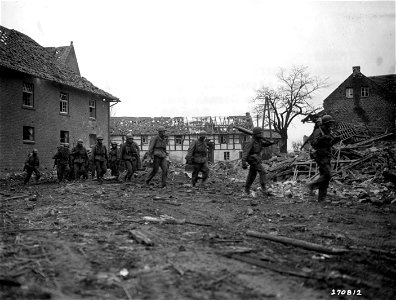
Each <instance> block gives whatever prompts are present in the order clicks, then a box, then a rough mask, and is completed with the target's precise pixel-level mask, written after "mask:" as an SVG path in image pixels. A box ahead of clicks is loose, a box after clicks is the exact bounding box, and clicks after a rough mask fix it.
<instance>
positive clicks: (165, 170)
mask: <svg viewBox="0 0 396 300" xmlns="http://www.w3.org/2000/svg"><path fill="white" fill-rule="evenodd" d="M160 165H161V170H162V178H161V187H165V186H166V179H167V178H168V161H167V160H166V158H161V161H160Z"/></svg>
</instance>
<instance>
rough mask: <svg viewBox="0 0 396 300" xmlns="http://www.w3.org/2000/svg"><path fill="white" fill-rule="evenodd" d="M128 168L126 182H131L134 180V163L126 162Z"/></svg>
mask: <svg viewBox="0 0 396 300" xmlns="http://www.w3.org/2000/svg"><path fill="white" fill-rule="evenodd" d="M125 165H126V168H127V173H126V175H125V178H124V180H125V181H127V180H130V179H131V178H132V174H133V168H132V162H131V161H130V160H127V161H126V162H125Z"/></svg>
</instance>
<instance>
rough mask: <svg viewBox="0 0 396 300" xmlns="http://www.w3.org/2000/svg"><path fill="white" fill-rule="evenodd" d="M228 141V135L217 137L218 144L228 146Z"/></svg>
mask: <svg viewBox="0 0 396 300" xmlns="http://www.w3.org/2000/svg"><path fill="white" fill-rule="evenodd" d="M228 140H229V137H228V135H219V143H220V144H228Z"/></svg>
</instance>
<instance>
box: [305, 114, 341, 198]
mask: <svg viewBox="0 0 396 300" xmlns="http://www.w3.org/2000/svg"><path fill="white" fill-rule="evenodd" d="M334 124H335V121H334V119H333V117H332V116H330V115H324V116H323V117H322V119H321V122H320V123H318V125H317V126H315V128H314V131H313V133H312V135H311V136H310V143H311V146H312V148H313V149H314V151H313V152H311V157H312V158H313V159H314V160H315V162H316V164H317V165H318V168H319V174H320V176H319V178H318V179H317V180H315V181H314V182H311V183H309V184H308V188H309V189H310V191H311V193H312V192H313V190H314V189H319V195H318V201H319V202H320V201H324V200H325V199H326V195H327V188H328V187H329V182H330V179H331V147H332V146H333V145H334V144H336V143H337V142H339V141H340V138H338V137H334V136H333V135H332V134H331V129H332V127H333V126H334Z"/></svg>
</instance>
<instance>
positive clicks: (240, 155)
mask: <svg viewBox="0 0 396 300" xmlns="http://www.w3.org/2000/svg"><path fill="white" fill-rule="evenodd" d="M242 153H243V152H242V151H239V159H242Z"/></svg>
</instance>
